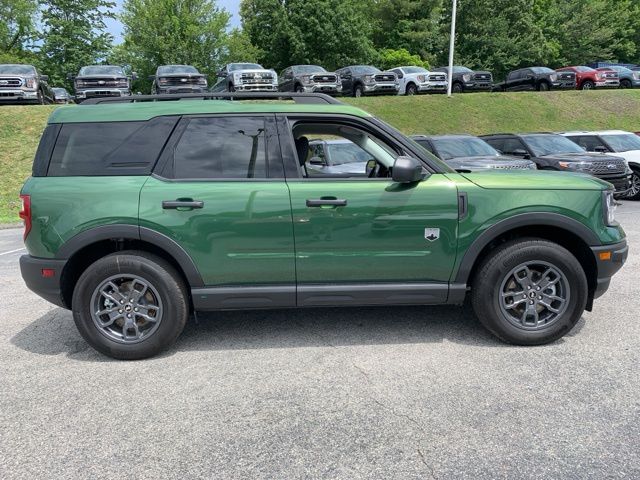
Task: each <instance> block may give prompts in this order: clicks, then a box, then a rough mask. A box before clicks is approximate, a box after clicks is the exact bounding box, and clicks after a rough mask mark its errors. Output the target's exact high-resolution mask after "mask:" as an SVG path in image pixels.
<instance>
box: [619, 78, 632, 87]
mask: <svg viewBox="0 0 640 480" xmlns="http://www.w3.org/2000/svg"><path fill="white" fill-rule="evenodd" d="M632 86H633V85H631V81H630V80H629V79H627V78H625V79H623V80H620V88H631V87H632Z"/></svg>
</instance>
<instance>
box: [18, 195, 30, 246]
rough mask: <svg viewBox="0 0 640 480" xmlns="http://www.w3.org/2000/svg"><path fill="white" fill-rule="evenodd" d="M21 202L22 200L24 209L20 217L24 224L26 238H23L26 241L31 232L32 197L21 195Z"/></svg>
mask: <svg viewBox="0 0 640 480" xmlns="http://www.w3.org/2000/svg"><path fill="white" fill-rule="evenodd" d="M20 200H22V208H21V209H20V213H18V215H19V216H20V218H21V219H22V221H23V222H24V236H23V237H22V238H23V239H26V238H27V235H29V232H30V231H31V195H20Z"/></svg>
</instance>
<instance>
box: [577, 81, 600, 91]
mask: <svg viewBox="0 0 640 480" xmlns="http://www.w3.org/2000/svg"><path fill="white" fill-rule="evenodd" d="M594 88H596V84H595V83H593V82H592V81H591V80H585V81H584V82H582V85H581V86H580V89H581V90H593V89H594Z"/></svg>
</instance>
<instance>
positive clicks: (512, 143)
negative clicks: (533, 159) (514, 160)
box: [488, 138, 527, 153]
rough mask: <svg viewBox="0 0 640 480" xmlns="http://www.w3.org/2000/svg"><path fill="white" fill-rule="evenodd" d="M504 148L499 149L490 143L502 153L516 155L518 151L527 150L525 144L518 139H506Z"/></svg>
mask: <svg viewBox="0 0 640 480" xmlns="http://www.w3.org/2000/svg"><path fill="white" fill-rule="evenodd" d="M503 142H504V143H503V144H502V148H498V147H496V146H495V145H493V144H492V143H491V142H488V143H489V145H491V146H492V147H493V148H495V149H496V150H500V151H502V153H514V152H515V151H516V150H525V151H526V150H527V149H526V147H525V146H524V143H522V141H521V140H520V139H518V138H506V139H504V141H503Z"/></svg>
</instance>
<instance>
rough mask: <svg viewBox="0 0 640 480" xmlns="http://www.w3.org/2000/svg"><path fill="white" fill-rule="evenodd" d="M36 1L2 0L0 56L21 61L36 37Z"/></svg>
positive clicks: (0, 9)
mask: <svg viewBox="0 0 640 480" xmlns="http://www.w3.org/2000/svg"><path fill="white" fill-rule="evenodd" d="M37 13H38V2H37V1H36V0H0V55H2V56H3V58H5V59H6V60H5V61H10V60H11V59H15V60H19V59H20V58H21V57H22V56H23V55H24V50H25V49H26V48H27V46H28V45H27V44H28V43H29V42H30V41H31V40H33V38H34V35H35V28H34V24H35V21H36V18H37Z"/></svg>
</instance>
